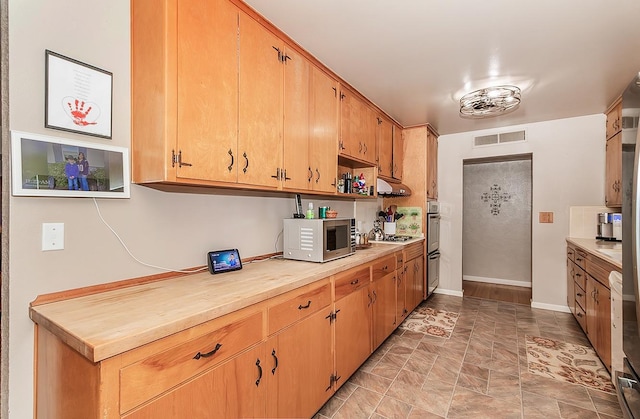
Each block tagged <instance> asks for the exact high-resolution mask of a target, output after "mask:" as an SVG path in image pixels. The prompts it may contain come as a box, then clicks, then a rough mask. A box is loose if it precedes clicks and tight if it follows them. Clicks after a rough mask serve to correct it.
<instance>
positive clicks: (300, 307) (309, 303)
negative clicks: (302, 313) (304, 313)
mask: <svg viewBox="0 0 640 419" xmlns="http://www.w3.org/2000/svg"><path fill="white" fill-rule="evenodd" d="M309 306H311V300H309V302H307V305H306V306H303V305H302V304H300V305H299V306H298V310H302V309H303V308H309Z"/></svg>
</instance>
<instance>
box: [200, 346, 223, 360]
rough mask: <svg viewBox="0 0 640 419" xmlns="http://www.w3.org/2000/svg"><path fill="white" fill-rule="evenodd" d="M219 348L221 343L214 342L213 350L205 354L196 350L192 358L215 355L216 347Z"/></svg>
mask: <svg viewBox="0 0 640 419" xmlns="http://www.w3.org/2000/svg"><path fill="white" fill-rule="evenodd" d="M220 348H222V344H221V343H216V347H215V348H213V350H212V351H211V352H207V353H206V354H203V353H201V352H198V353H197V354H196V356H194V357H193V359H200V358H209V357H210V356H213V355H215V353H216V352H218V349H220Z"/></svg>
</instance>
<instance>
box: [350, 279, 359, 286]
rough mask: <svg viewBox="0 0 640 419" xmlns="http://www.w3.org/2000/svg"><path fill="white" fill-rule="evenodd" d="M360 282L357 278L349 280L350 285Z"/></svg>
mask: <svg viewBox="0 0 640 419" xmlns="http://www.w3.org/2000/svg"><path fill="white" fill-rule="evenodd" d="M359 282H360V280H359V279H354V280H353V281H351V282H350V284H351V285H357V284H358V283H359Z"/></svg>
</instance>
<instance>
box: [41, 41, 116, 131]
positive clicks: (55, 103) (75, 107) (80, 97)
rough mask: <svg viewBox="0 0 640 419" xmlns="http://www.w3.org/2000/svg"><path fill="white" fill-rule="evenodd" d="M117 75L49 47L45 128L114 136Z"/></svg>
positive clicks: (47, 55)
mask: <svg viewBox="0 0 640 419" xmlns="http://www.w3.org/2000/svg"><path fill="white" fill-rule="evenodd" d="M112 94H113V75H112V74H111V73H110V72H108V71H105V70H101V69H99V68H97V67H94V66H91V65H88V64H85V63H81V62H80V61H76V60H74V59H72V58H69V57H65V56H64V55H60V54H57V53H55V52H53V51H49V50H45V108H44V126H45V128H53V129H59V130H62V131H69V132H77V133H80V134H86V135H93V136H96V137H101V138H109V139H110V138H111V112H112Z"/></svg>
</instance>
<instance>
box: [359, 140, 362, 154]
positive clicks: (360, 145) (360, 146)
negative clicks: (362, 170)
mask: <svg viewBox="0 0 640 419" xmlns="http://www.w3.org/2000/svg"><path fill="white" fill-rule="evenodd" d="M358 153H362V142H361V141H358Z"/></svg>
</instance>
